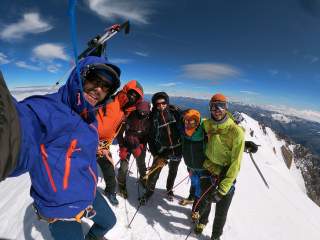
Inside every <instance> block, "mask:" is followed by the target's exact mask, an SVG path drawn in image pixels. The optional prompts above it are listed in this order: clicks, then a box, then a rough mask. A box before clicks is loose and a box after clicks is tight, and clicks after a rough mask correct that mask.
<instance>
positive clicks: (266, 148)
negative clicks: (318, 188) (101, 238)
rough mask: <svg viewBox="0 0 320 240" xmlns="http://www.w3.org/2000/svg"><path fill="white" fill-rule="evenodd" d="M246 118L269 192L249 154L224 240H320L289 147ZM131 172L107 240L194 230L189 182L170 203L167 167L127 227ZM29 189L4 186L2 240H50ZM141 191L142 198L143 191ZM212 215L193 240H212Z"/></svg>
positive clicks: (23, 179) (132, 198) (180, 235)
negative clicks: (187, 202)
mask: <svg viewBox="0 0 320 240" xmlns="http://www.w3.org/2000/svg"><path fill="white" fill-rule="evenodd" d="M244 116H245V119H246V120H245V122H243V127H244V128H245V129H246V140H252V141H254V142H256V143H257V144H260V145H261V147H260V148H259V151H258V152H257V153H256V154H254V158H255V160H256V162H257V164H258V165H259V167H260V169H261V171H262V173H263V174H264V176H265V178H266V180H267V181H268V184H269V186H270V189H268V188H266V186H265V185H264V183H263V181H262V180H261V179H260V176H259V175H258V173H257V171H256V169H255V168H254V165H253V164H252V162H251V159H250V157H249V155H248V154H246V153H245V154H244V157H243V162H242V167H241V171H240V175H239V177H238V180H237V184H236V194H235V196H234V199H233V202H232V204H231V207H230V210H229V215H228V220H227V223H226V226H225V229H224V235H223V238H222V239H223V240H248V239H252V240H257V239H259V240H300V239H307V240H318V239H320V222H319V220H320V208H319V207H318V206H316V205H315V204H314V203H313V202H312V201H311V200H310V199H309V198H308V197H307V196H306V194H305V188H304V184H303V180H302V177H301V174H300V172H299V170H297V169H296V168H295V166H294V164H293V165H292V167H291V170H288V169H287V167H286V165H285V163H284V161H283V158H282V156H281V150H280V147H281V146H282V145H283V144H284V142H283V141H279V140H277V138H276V136H275V134H274V133H273V132H272V131H271V129H269V128H266V132H267V135H264V134H263V131H262V129H261V128H260V126H259V124H258V122H257V121H255V120H253V119H252V118H250V117H249V116H247V115H244ZM250 129H251V130H253V131H254V133H253V137H251V136H250V135H249V132H250ZM273 148H274V149H275V151H274V149H273ZM117 150H118V149H117V146H112V152H113V156H114V159H115V161H117V160H118V156H117V155H118V153H117ZM149 157H150V155H147V157H146V163H147V164H148V162H149ZM151 161H152V159H151ZM131 162H133V159H131ZM131 171H132V173H131V174H130V175H129V177H128V188H129V199H128V200H127V201H125V200H124V199H122V198H121V197H118V199H119V200H120V204H119V206H118V207H113V209H114V211H115V213H116V215H117V220H118V222H117V224H116V226H115V227H114V228H113V229H112V230H111V231H110V232H109V233H108V234H107V235H106V237H108V238H110V239H112V240H116V239H122V240H129V239H130V240H140V239H146V240H149V239H150V240H151V239H152V240H157V239H166V240H171V239H172V240H173V239H181V240H183V239H185V238H186V236H187V234H188V233H189V232H190V229H192V226H193V225H192V223H191V221H190V217H189V216H190V211H191V210H190V206H187V207H182V206H180V205H179V204H178V199H180V198H182V197H185V196H187V195H188V191H189V184H190V183H189V182H188V180H185V181H183V182H182V183H181V184H180V185H179V186H178V187H177V188H176V189H174V190H175V191H174V192H175V194H176V197H177V199H175V200H174V202H168V201H167V200H166V199H165V197H164V195H165V183H166V176H167V172H168V169H167V167H165V168H164V169H163V171H162V173H161V176H160V178H159V181H158V184H157V190H156V193H155V194H154V196H153V197H152V198H151V200H150V201H149V202H148V204H147V205H146V206H142V207H141V208H140V209H139V212H138V214H137V215H136V218H135V219H134V221H133V222H132V224H131V228H128V227H127V225H128V223H129V221H130V220H131V218H132V217H133V215H134V213H135V211H136V209H137V206H138V202H137V198H138V187H137V184H136V167H135V164H133V166H132V168H131ZM100 176H102V175H101V174H100ZM186 176H187V170H186V167H185V165H184V163H183V162H182V163H181V165H180V168H179V172H178V176H177V179H176V184H178V183H179V182H180V181H181V180H183V179H184V178H185V177H186ZM98 186H99V188H100V190H101V189H103V188H104V182H103V180H102V178H101V177H100V178H99V183H98ZM29 187H30V182H29V177H28V175H23V176H20V177H18V178H13V179H7V180H5V181H4V182H2V183H0V239H1V238H7V239H37V240H38V239H51V238H50V234H49V232H48V229H47V226H46V223H43V222H39V221H38V220H37V219H36V217H35V215H34V214H33V212H32V208H31V205H30V204H31V202H32V199H31V198H30V197H29V193H28V192H29ZM139 190H140V194H141V192H142V189H141V188H140V189H139ZM213 215H214V208H213V210H212V212H211V215H210V221H209V224H208V225H207V227H206V228H205V230H204V232H203V234H202V235H201V236H195V235H194V234H191V235H190V237H189V238H188V239H189V240H192V239H210V235H211V228H212V221H213ZM91 224H92V222H91V221H90V220H86V221H85V222H84V223H83V225H84V231H88V229H89V225H91Z"/></svg>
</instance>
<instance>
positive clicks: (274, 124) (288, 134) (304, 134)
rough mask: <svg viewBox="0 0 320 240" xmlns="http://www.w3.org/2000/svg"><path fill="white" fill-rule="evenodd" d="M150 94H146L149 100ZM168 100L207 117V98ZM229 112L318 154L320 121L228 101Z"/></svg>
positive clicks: (176, 98)
mask: <svg viewBox="0 0 320 240" xmlns="http://www.w3.org/2000/svg"><path fill="white" fill-rule="evenodd" d="M150 98H151V95H146V99H148V100H150ZM170 102H171V103H172V104H176V105H178V106H179V107H181V108H182V109H186V108H195V109H197V110H198V111H199V112H200V113H201V115H202V116H204V117H209V116H210V112H209V104H208V102H209V100H203V99H195V98H188V97H170ZM229 110H230V111H231V112H234V111H238V112H243V113H246V114H247V115H249V116H251V117H252V118H254V119H255V120H257V121H259V122H260V123H261V124H263V125H265V126H267V127H270V128H271V129H273V130H274V131H275V132H276V133H277V134H278V135H279V136H280V137H281V138H283V139H285V140H287V141H293V142H294V143H296V144H301V145H302V146H304V147H306V148H307V149H309V150H310V151H311V152H312V153H313V154H316V155H318V156H320V123H318V122H313V121H308V120H305V119H302V118H298V117H292V116H286V115H285V113H282V114H279V112H275V111H268V110H265V109H262V108H261V107H258V106H254V105H245V104H241V103H234V102H232V103H230V104H229Z"/></svg>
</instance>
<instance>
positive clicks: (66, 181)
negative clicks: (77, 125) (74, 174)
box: [63, 139, 78, 190]
mask: <svg viewBox="0 0 320 240" xmlns="http://www.w3.org/2000/svg"><path fill="white" fill-rule="evenodd" d="M77 143H78V140H76V139H73V140H72V141H71V144H70V146H69V148H68V150H67V154H66V159H65V168H64V176H63V190H66V189H67V188H68V186H69V176H70V169H71V156H72V153H73V152H74V151H76V150H77V149H76V146H77Z"/></svg>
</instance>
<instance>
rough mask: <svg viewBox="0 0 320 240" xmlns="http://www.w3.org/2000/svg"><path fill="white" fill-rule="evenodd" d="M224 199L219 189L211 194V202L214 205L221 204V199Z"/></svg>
mask: <svg viewBox="0 0 320 240" xmlns="http://www.w3.org/2000/svg"><path fill="white" fill-rule="evenodd" d="M222 198H223V195H222V194H221V193H219V191H218V190H217V189H215V190H214V191H213V192H212V193H211V201H212V202H213V203H217V202H219V201H220V200H221V199H222Z"/></svg>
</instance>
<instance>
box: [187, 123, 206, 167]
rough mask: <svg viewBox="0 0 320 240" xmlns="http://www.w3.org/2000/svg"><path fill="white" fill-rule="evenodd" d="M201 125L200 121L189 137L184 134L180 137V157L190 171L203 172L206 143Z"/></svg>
mask: <svg viewBox="0 0 320 240" xmlns="http://www.w3.org/2000/svg"><path fill="white" fill-rule="evenodd" d="M202 125H203V120H202V119H201V122H200V126H199V127H198V128H197V129H196V131H195V132H194V133H193V134H192V136H191V137H189V136H187V135H186V134H185V133H183V134H182V135H181V139H182V156H183V159H184V162H185V164H186V165H187V167H188V168H189V169H190V170H203V162H204V160H205V148H206V146H205V145H206V143H205V134H204V130H203V127H202Z"/></svg>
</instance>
